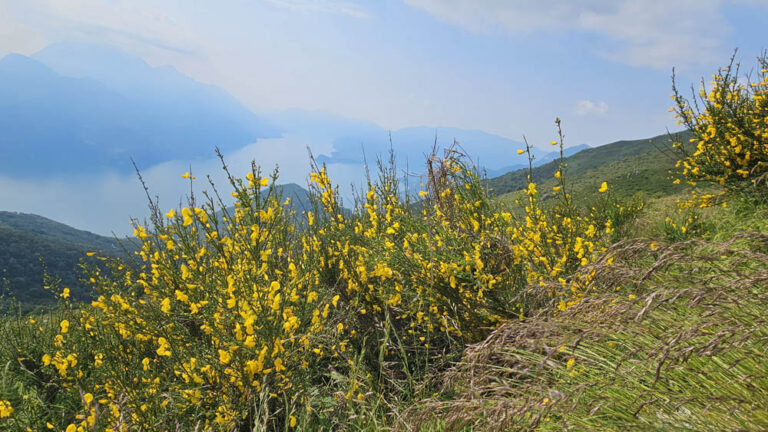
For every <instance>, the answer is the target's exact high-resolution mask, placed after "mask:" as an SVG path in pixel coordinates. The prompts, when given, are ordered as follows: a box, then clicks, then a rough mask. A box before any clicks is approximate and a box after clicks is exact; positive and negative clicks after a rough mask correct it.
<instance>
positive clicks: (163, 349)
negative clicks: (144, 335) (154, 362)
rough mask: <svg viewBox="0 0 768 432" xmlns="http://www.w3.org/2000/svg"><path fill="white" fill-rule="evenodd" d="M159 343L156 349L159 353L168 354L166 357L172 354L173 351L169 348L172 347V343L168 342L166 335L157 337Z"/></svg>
mask: <svg viewBox="0 0 768 432" xmlns="http://www.w3.org/2000/svg"><path fill="white" fill-rule="evenodd" d="M157 345H158V346H159V348H158V349H157V351H155V352H156V353H157V355H161V356H166V357H170V356H171V351H170V350H168V348H170V347H171V344H169V343H168V340H167V339H165V338H164V337H159V338H157Z"/></svg>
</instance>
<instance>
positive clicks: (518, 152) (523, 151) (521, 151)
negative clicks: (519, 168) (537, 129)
mask: <svg viewBox="0 0 768 432" xmlns="http://www.w3.org/2000/svg"><path fill="white" fill-rule="evenodd" d="M523 153H525V150H522V149H520V150H518V151H517V154H519V155H521V154H523Z"/></svg>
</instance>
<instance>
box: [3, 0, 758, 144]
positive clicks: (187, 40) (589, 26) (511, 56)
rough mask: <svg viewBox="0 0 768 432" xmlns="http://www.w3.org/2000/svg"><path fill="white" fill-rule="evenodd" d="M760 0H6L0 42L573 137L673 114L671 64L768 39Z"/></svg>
mask: <svg viewBox="0 0 768 432" xmlns="http://www.w3.org/2000/svg"><path fill="white" fill-rule="evenodd" d="M765 22H768V1H765V0H753V1H717V0H678V1H661V0H645V1H638V0H635V1H632V0H580V1H568V2H565V1H560V0H544V1H535V2H533V1H516V0H507V1H502V0H375V1H373V0H371V1H350V0H344V1H341V0H338V1H337V0H247V1H246V0H226V1H216V2H213V1H192V0H178V1H144V0H103V1H95V0H93V1H89V0H69V1H60V0H23V1H12V0H1V1H0V55H2V54H4V53H8V52H20V53H22V54H31V53H33V52H35V51H37V50H39V49H40V48H42V47H44V46H46V45H47V44H50V43H53V42H59V41H72V40H75V41H88V42H94V41H96V42H107V43H111V44H114V45H117V46H119V47H121V48H123V49H124V50H126V51H128V52H131V53H133V54H136V55H139V56H141V57H142V58H144V59H145V60H147V61H148V62H149V63H150V64H152V65H166V64H170V65H173V66H175V67H177V68H178V69H179V70H181V71H182V72H184V73H186V74H188V75H190V76H192V77H194V78H196V79H198V80H200V81H203V82H208V83H212V84H217V85H219V86H221V87H224V88H225V89H227V90H228V91H229V92H231V93H232V94H233V95H235V96H236V97H238V98H239V99H240V100H241V101H243V102H244V103H245V104H246V105H248V106H249V107H251V108H253V109H254V110H256V111H271V110H276V109H285V108H293V107H299V108H306V109H315V110H322V111H325V112H328V113H333V114H338V115H342V116H345V117H350V118H359V119H365V120H370V121H373V122H375V123H377V124H379V125H381V126H383V127H386V128H392V129H397V128H401V127H406V126H415V125H429V126H456V127H461V128H469V129H482V130H485V131H487V132H491V133H496V134H499V135H503V136H507V137H510V138H514V139H519V138H520V136H521V135H522V134H526V135H528V136H529V137H530V138H532V139H533V140H534V141H537V142H546V141H548V140H549V139H550V138H551V136H552V134H553V133H554V130H553V126H552V125H553V120H554V118H555V117H556V116H560V117H562V118H563V121H564V125H565V127H566V134H567V136H568V139H569V143H570V144H578V143H588V144H591V145H599V144H603V143H607V142H610V141H613V140H617V139H622V138H639V137H644V136H652V135H655V134H658V133H660V132H663V131H664V129H665V128H667V127H669V128H673V127H674V123H673V121H672V120H671V118H670V116H669V114H668V113H667V108H669V105H670V103H669V99H668V94H669V90H670V78H669V77H670V73H671V69H672V67H677V68H678V70H679V73H680V78H681V81H682V82H683V83H690V82H692V81H696V80H698V78H699V77H701V76H709V74H710V73H711V72H712V71H713V70H714V68H716V67H717V66H718V65H721V64H723V63H724V62H726V61H727V58H728V56H729V54H730V52H731V51H732V50H733V49H734V48H736V47H738V48H739V49H740V50H741V51H740V52H741V56H742V58H744V60H746V62H745V63H747V64H749V63H751V58H752V57H754V56H755V55H757V54H758V53H759V52H760V50H761V49H763V48H764V47H765V41H766V40H768V30H766V29H765V26H764V25H763V23H765Z"/></svg>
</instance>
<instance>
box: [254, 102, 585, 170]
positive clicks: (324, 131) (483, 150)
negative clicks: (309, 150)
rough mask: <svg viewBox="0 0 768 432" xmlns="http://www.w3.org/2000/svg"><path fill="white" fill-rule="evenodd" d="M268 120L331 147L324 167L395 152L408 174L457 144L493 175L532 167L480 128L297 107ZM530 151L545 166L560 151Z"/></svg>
mask: <svg viewBox="0 0 768 432" xmlns="http://www.w3.org/2000/svg"><path fill="white" fill-rule="evenodd" d="M267 118H268V119H269V120H270V121H271V122H272V123H274V124H276V125H278V126H279V127H280V128H281V129H283V130H286V131H289V133H291V134H294V135H299V136H304V137H307V138H308V139H307V140H308V141H311V142H316V143H322V144H325V145H326V147H332V148H333V150H332V151H331V152H329V154H321V155H318V156H317V160H318V162H320V163H327V164H350V165H362V164H363V163H365V162H367V163H368V165H369V166H371V167H374V166H375V162H376V158H377V157H379V156H381V157H384V158H385V159H387V158H388V156H389V151H390V148H391V149H392V150H394V152H395V157H396V160H395V161H396V163H397V165H398V167H399V168H400V169H405V168H406V165H407V166H408V167H409V171H411V172H418V171H419V170H421V169H422V168H423V165H424V163H425V161H426V157H427V156H429V154H430V152H431V151H432V149H433V147H434V146H435V145H437V150H438V154H442V153H441V151H442V150H443V149H446V148H449V147H451V146H453V145H454V144H456V146H457V149H458V150H460V151H463V152H465V153H466V154H467V155H469V156H470V157H471V158H472V160H473V161H474V162H475V163H477V164H478V165H479V166H481V167H483V168H484V169H485V170H486V171H487V172H488V175H489V177H491V176H497V175H501V174H504V173H506V172H509V171H512V170H515V169H519V168H522V167H526V166H528V159H527V157H526V156H524V155H518V154H517V150H518V149H520V148H524V144H523V143H521V142H520V141H515V140H511V139H509V138H505V137H502V136H499V135H494V134H490V133H487V132H483V131H480V130H468V129H459V128H450V127H428V126H418V127H409V128H403V129H397V130H392V131H389V130H387V129H384V128H382V127H381V126H378V125H376V124H374V123H370V122H365V121H361V120H353V119H346V118H343V117H338V116H333V115H329V114H325V113H319V112H313V111H304V110H298V109H294V110H287V111H283V112H280V113H276V114H272V115H269V116H268V117H267ZM585 148H589V146H587V145H586V144H582V145H578V146H573V147H569V148H567V149H566V150H565V152H566V155H570V154H574V153H576V152H578V151H581V150H583V149H585ZM532 153H533V155H534V165H541V164H545V163H547V162H549V161H551V160H553V159H555V158H557V157H558V156H559V152H558V151H546V150H542V149H540V148H538V147H534V148H533V150H532Z"/></svg>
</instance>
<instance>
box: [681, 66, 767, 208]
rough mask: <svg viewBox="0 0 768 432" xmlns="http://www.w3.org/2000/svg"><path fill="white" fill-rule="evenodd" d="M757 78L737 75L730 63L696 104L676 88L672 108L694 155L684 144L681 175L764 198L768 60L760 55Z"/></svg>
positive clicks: (701, 91) (697, 97)
mask: <svg viewBox="0 0 768 432" xmlns="http://www.w3.org/2000/svg"><path fill="white" fill-rule="evenodd" d="M757 60H758V67H757V70H756V73H755V75H754V76H752V77H751V79H748V80H746V81H744V80H741V79H740V78H741V77H740V76H739V65H738V64H737V63H735V62H734V59H733V58H732V59H731V62H730V64H729V65H728V66H727V67H724V68H721V69H719V70H718V71H717V73H716V74H714V75H713V76H712V80H711V82H710V85H709V88H707V87H706V86H705V85H703V84H702V86H701V88H700V89H699V90H698V95H694V97H693V99H692V100H690V101H689V100H688V99H686V98H685V97H683V96H682V95H681V94H680V92H679V91H678V89H677V87H674V86H673V90H674V93H673V94H672V99H673V100H674V101H675V106H674V107H673V108H672V110H673V111H674V112H675V116H676V117H677V118H678V124H680V125H684V126H686V127H687V128H689V129H690V130H691V131H692V132H693V138H691V143H692V144H693V149H692V151H689V150H686V148H687V146H685V145H683V143H676V144H675V146H676V147H677V149H678V150H679V151H680V153H681V159H680V160H679V162H678V163H677V167H678V168H679V169H680V172H681V174H682V175H683V176H684V177H685V178H686V179H687V181H688V182H689V183H691V184H692V185H694V186H695V184H696V182H698V181H709V182H714V183H717V184H720V185H723V186H726V187H727V188H729V189H737V190H742V191H743V190H746V188H745V186H752V188H751V189H750V190H753V191H756V192H757V193H758V194H760V195H765V191H766V173H768V57H766V55H765V54H764V55H762V56H760V57H758V59H757Z"/></svg>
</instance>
